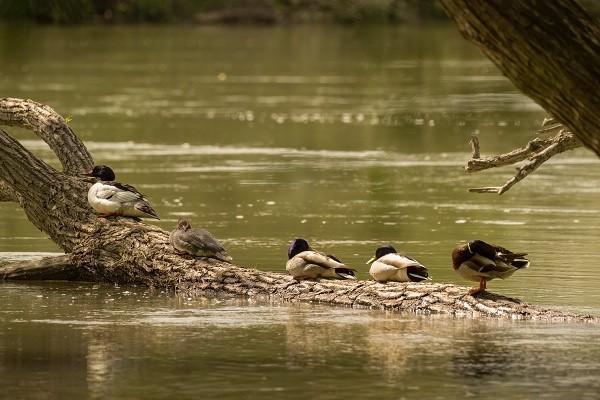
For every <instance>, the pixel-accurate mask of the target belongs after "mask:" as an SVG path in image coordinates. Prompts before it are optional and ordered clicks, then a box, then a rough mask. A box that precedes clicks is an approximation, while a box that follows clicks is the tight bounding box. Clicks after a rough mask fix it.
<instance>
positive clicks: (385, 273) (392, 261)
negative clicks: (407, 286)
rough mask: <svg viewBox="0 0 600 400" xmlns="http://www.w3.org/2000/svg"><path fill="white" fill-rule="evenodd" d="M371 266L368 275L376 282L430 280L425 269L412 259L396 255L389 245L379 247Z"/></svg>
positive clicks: (368, 262)
mask: <svg viewBox="0 0 600 400" xmlns="http://www.w3.org/2000/svg"><path fill="white" fill-rule="evenodd" d="M370 263H373V264H371V268H370V269H369V274H370V275H371V276H372V277H373V279H375V280H376V281H377V282H388V281H395V282H421V281H425V280H428V279H430V278H429V272H428V271H427V267H425V266H424V265H423V264H421V263H420V262H418V261H417V260H415V259H414V258H412V257H408V256H405V255H402V254H398V252H397V251H396V249H394V247H392V245H391V244H385V245H382V246H379V247H378V248H377V249H376V250H375V256H374V257H372V258H371V259H370V260H369V261H367V264H370Z"/></svg>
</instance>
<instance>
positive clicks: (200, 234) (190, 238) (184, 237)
mask: <svg viewBox="0 0 600 400" xmlns="http://www.w3.org/2000/svg"><path fill="white" fill-rule="evenodd" d="M169 241H170V242H171V245H172V246H173V247H174V248H175V249H177V250H179V251H181V252H182V253H187V254H191V255H193V256H200V257H211V258H216V259H219V260H222V261H226V262H230V261H231V260H232V258H231V256H230V255H229V254H227V251H225V249H224V248H223V246H221V244H220V243H219V242H218V241H217V239H215V238H214V237H213V235H211V234H210V232H208V231H206V230H204V229H192V226H191V225H190V222H189V221H188V220H187V219H185V218H181V219H180V220H179V221H178V222H177V229H175V230H174V231H172V232H171V235H170V236H169Z"/></svg>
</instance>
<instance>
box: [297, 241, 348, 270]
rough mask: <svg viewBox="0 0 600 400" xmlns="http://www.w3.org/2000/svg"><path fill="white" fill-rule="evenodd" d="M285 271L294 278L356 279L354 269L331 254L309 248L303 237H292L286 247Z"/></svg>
mask: <svg viewBox="0 0 600 400" xmlns="http://www.w3.org/2000/svg"><path fill="white" fill-rule="evenodd" d="M285 269H286V270H287V272H288V273H289V274H290V275H291V276H292V277H294V279H296V280H303V279H316V278H330V279H356V277H355V276H354V272H355V270H354V269H352V268H350V267H349V266H347V265H345V264H343V263H342V262H341V261H340V260H338V259H337V258H336V257H334V256H332V255H328V254H325V253H321V252H319V251H316V250H313V249H311V247H310V246H309V245H308V242H307V241H306V240H304V239H294V240H293V241H292V243H290V247H289V248H288V262H287V264H286V265H285Z"/></svg>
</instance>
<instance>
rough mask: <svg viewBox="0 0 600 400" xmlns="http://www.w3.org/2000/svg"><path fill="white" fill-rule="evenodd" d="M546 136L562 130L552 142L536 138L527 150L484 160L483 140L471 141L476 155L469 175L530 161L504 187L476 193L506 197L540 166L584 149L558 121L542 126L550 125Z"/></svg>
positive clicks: (475, 139)
mask: <svg viewBox="0 0 600 400" xmlns="http://www.w3.org/2000/svg"><path fill="white" fill-rule="evenodd" d="M549 124H552V125H551V126H549V127H548V128H546V129H542V130H541V131H543V132H549V131H552V130H555V129H557V128H561V130H560V132H559V133H558V134H557V135H555V136H554V137H551V138H546V139H542V138H535V139H533V140H531V141H530V142H529V143H527V145H526V146H525V147H521V148H518V149H515V150H513V151H511V152H508V153H505V154H500V155H497V156H492V157H485V158H480V155H479V140H478V139H477V138H476V137H473V136H472V137H471V149H472V152H473V156H472V158H471V159H470V160H469V161H467V165H466V166H465V171H467V172H476V171H481V170H484V169H488V168H495V167H501V166H505V165H510V164H514V163H516V162H519V161H523V160H529V161H528V162H526V163H525V164H523V165H522V166H521V167H519V168H517V173H516V174H515V176H513V177H512V178H511V179H509V180H508V181H506V183H505V184H504V185H502V186H487V187H479V188H471V189H469V192H472V193H497V194H503V193H505V192H506V191H507V190H508V189H510V188H511V187H512V186H514V185H515V184H516V183H517V182H519V181H521V180H522V179H523V178H525V177H526V176H527V175H529V174H531V173H532V172H533V171H535V170H536V169H537V168H538V167H539V166H540V165H542V164H543V163H544V162H546V161H548V160H549V159H550V158H551V157H553V156H555V155H556V154H559V153H562V152H565V151H567V150H572V149H575V148H577V147H580V146H581V143H580V142H579V140H577V138H576V137H575V136H574V135H573V134H572V133H570V132H569V131H567V130H566V129H565V128H564V126H563V125H560V124H558V125H557V124H556V121H554V119H552V118H550V119H545V120H544V122H543V123H542V125H549Z"/></svg>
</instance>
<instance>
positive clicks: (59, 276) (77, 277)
mask: <svg viewBox="0 0 600 400" xmlns="http://www.w3.org/2000/svg"><path fill="white" fill-rule="evenodd" d="M0 278H1V279H3V280H29V281H46V280H55V281H88V280H91V279H92V275H91V274H90V273H89V272H88V271H87V270H86V269H85V268H80V267H79V266H77V265H75V264H73V263H72V262H71V256H70V255H68V254H64V255H60V256H55V257H43V258H41V259H38V260H20V261H11V262H7V263H4V264H2V265H0Z"/></svg>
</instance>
